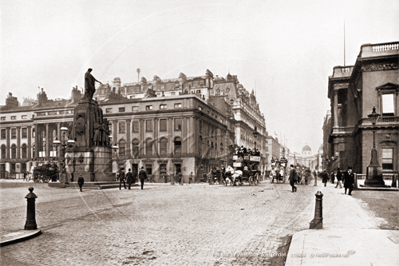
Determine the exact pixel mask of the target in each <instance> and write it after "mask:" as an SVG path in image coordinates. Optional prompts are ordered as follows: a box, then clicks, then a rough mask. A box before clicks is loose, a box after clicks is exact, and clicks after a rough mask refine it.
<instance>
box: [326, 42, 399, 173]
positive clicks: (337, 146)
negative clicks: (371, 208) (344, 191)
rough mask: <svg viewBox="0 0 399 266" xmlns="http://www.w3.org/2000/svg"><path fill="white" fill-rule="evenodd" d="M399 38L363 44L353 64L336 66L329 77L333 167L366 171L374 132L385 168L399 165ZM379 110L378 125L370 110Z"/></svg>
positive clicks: (386, 170) (390, 169) (389, 169)
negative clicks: (374, 121)
mask: <svg viewBox="0 0 399 266" xmlns="http://www.w3.org/2000/svg"><path fill="white" fill-rule="evenodd" d="M398 62H399V42H390V43H378V44H364V45H362V46H361V47H360V52H359V55H358V57H357V60H356V62H355V64H354V65H351V66H335V67H334V68H333V74H332V76H330V77H329V82H328V98H329V99H330V102H331V126H332V127H331V130H330V132H329V134H328V135H329V136H328V142H329V143H330V145H331V148H330V149H326V150H325V151H324V152H327V154H323V157H324V158H325V160H326V161H327V162H328V163H329V164H330V165H329V168H330V169H331V170H335V169H336V168H337V167H339V168H340V169H346V168H347V167H348V166H352V167H353V170H354V171H355V172H357V173H363V174H365V173H366V169H367V166H368V165H369V164H370V160H371V149H372V147H373V131H374V130H375V146H376V149H377V153H378V160H379V163H380V165H381V166H382V169H383V172H384V173H395V172H397V171H398V169H399V168H398V167H399V165H398V164H399V159H398V158H399V146H398V143H399V130H398V128H399V96H398V94H399V64H398ZM373 107H375V110H376V112H377V113H378V114H379V115H380V117H379V119H378V120H377V122H376V125H375V127H374V126H373V125H372V123H371V121H370V119H369V118H368V115H369V114H371V113H372V111H373Z"/></svg>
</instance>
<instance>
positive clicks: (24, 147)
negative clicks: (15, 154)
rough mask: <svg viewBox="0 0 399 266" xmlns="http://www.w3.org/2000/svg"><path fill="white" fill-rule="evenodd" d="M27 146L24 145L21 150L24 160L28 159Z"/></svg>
mask: <svg viewBox="0 0 399 266" xmlns="http://www.w3.org/2000/svg"><path fill="white" fill-rule="evenodd" d="M26 150H27V149H26V144H25V143H24V144H22V148H21V155H22V159H26Z"/></svg>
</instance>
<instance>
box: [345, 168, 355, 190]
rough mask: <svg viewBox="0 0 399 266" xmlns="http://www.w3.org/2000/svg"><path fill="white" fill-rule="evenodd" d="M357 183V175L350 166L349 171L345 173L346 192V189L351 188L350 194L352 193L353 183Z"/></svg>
mask: <svg viewBox="0 0 399 266" xmlns="http://www.w3.org/2000/svg"><path fill="white" fill-rule="evenodd" d="M354 183H355V176H354V174H353V173H352V167H350V166H349V167H348V171H346V172H345V173H344V187H345V194H346V190H347V189H349V193H348V195H352V190H353V185H354Z"/></svg>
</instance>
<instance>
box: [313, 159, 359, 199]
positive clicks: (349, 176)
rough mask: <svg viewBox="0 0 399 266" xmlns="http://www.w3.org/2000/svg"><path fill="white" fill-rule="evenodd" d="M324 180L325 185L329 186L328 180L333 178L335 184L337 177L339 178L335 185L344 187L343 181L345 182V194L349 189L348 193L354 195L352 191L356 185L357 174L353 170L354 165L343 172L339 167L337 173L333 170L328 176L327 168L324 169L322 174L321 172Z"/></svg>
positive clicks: (332, 181)
mask: <svg viewBox="0 0 399 266" xmlns="http://www.w3.org/2000/svg"><path fill="white" fill-rule="evenodd" d="M320 176H321V178H322V181H323V183H324V186H325V187H326V186H327V182H328V180H329V179H331V183H332V184H334V181H335V177H336V178H337V185H336V186H335V188H338V186H339V188H342V183H343V184H344V188H345V194H346V192H347V191H348V192H349V193H348V195H352V191H353V187H354V183H355V175H354V174H353V170H352V167H350V166H349V167H348V169H347V170H346V171H345V172H344V173H342V172H341V170H340V169H339V168H337V171H336V173H334V172H331V175H330V176H328V173H327V171H326V170H324V171H323V172H322V173H321V174H320Z"/></svg>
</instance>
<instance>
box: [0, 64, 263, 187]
mask: <svg viewBox="0 0 399 266" xmlns="http://www.w3.org/2000/svg"><path fill="white" fill-rule="evenodd" d="M81 96H82V95H81V92H80V91H79V90H78V88H73V90H72V97H71V99H68V100H55V101H54V100H49V99H47V96H46V93H45V92H44V91H43V90H42V91H41V92H40V93H39V94H38V95H37V100H36V101H35V102H34V104H33V105H29V104H28V106H19V104H18V100H17V98H16V97H13V96H12V95H11V94H10V95H9V96H8V98H7V99H6V105H5V106H3V107H1V110H0V111H1V120H0V125H1V139H0V146H1V157H0V158H1V159H0V172H1V175H2V177H4V176H6V175H7V176H11V177H14V176H16V175H17V176H18V175H19V173H22V172H24V171H26V170H28V171H29V170H31V167H32V166H36V165H38V164H42V163H44V162H48V161H51V160H56V156H57V155H58V154H59V153H58V152H57V148H56V147H55V146H54V145H53V141H54V140H55V139H56V138H57V139H60V137H61V135H60V134H61V130H60V129H61V128H62V127H67V128H68V129H69V130H70V129H71V127H72V121H73V110H74V107H75V106H76V105H77V103H78V102H79V100H80V98H81ZM94 98H95V99H96V100H97V101H98V102H99V106H100V107H101V108H102V110H103V113H104V118H107V119H108V121H110V128H109V130H110V131H111V136H112V144H113V145H114V147H117V151H116V152H115V154H114V158H113V159H114V161H113V172H116V171H117V169H118V168H119V167H122V166H124V168H125V169H128V168H138V167H141V166H144V167H145V168H146V170H147V173H148V174H149V175H150V176H151V178H152V179H153V180H154V181H164V179H163V178H162V176H164V175H167V176H168V175H170V174H175V173H178V172H181V173H182V174H183V176H184V177H185V178H187V177H188V175H189V174H190V173H191V172H193V174H194V175H196V177H197V179H200V178H201V177H202V176H203V175H204V174H205V173H206V172H208V171H209V170H210V169H211V168H212V167H216V166H221V165H224V166H226V165H227V164H231V156H230V155H231V152H232V150H233V148H234V146H235V145H239V146H241V145H244V146H246V147H248V148H257V149H259V150H260V152H261V155H262V162H261V165H262V169H263V168H264V167H265V166H266V165H267V153H266V136H267V131H266V123H265V119H264V116H263V114H262V113H261V112H260V111H259V105H258V104H257V103H256V97H255V95H254V94H253V93H252V94H249V92H247V91H246V90H245V89H244V88H243V86H242V85H241V84H239V82H238V80H237V77H236V76H231V75H230V74H229V75H227V77H226V79H224V78H219V77H216V78H214V77H213V74H212V73H211V72H210V71H209V70H207V71H206V75H204V76H199V77H193V78H187V77H186V76H185V75H184V74H182V73H181V74H180V76H179V79H166V80H161V79H160V78H159V77H157V76H154V80H153V81H152V82H147V81H146V79H145V78H142V81H141V82H140V83H127V84H122V83H121V80H120V79H119V78H115V79H114V83H113V84H112V85H110V84H106V85H103V86H101V87H99V88H98V89H97V90H96V93H95V94H94ZM254 132H256V134H254Z"/></svg>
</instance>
